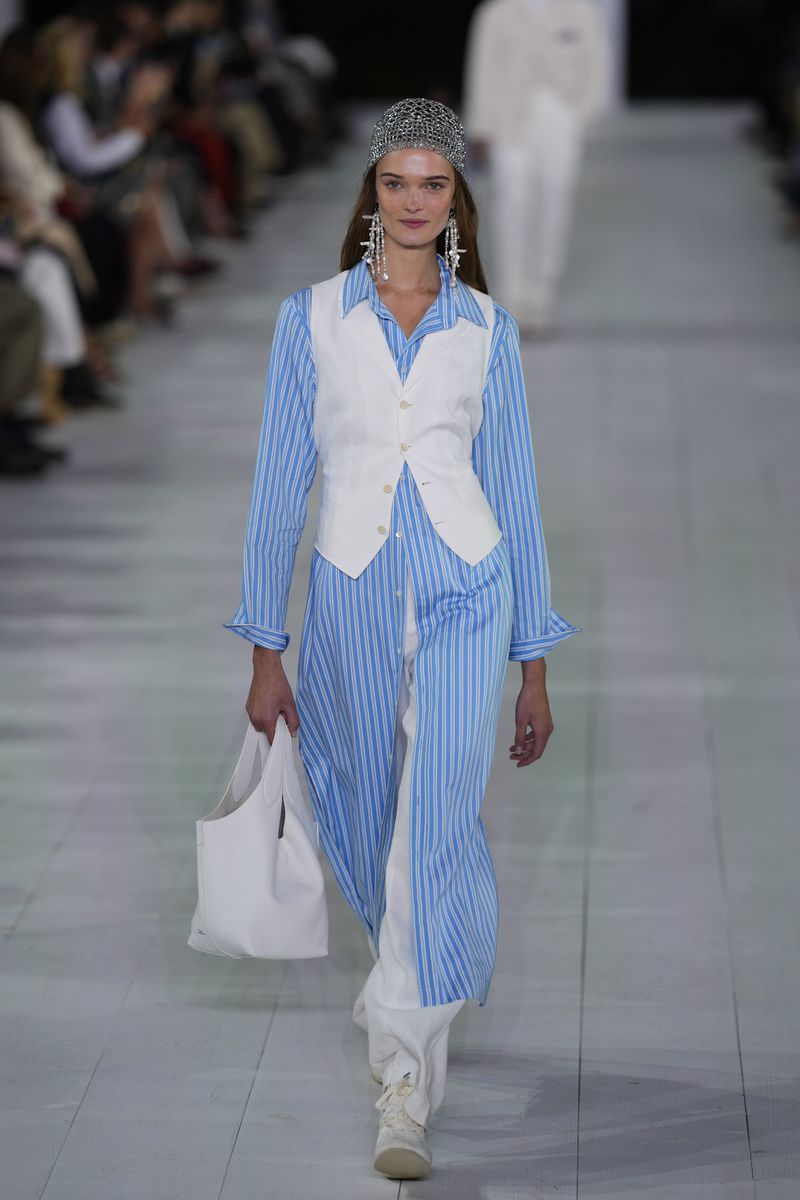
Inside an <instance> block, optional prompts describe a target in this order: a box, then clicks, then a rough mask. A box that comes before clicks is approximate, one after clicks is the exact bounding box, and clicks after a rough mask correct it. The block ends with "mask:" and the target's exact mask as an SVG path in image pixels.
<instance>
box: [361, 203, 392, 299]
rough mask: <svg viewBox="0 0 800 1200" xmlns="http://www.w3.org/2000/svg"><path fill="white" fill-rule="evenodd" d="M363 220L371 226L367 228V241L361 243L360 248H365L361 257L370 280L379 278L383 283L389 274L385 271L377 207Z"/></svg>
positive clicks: (381, 226) (380, 225)
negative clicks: (366, 266) (366, 267)
mask: <svg viewBox="0 0 800 1200" xmlns="http://www.w3.org/2000/svg"><path fill="white" fill-rule="evenodd" d="M363 219H364V220H365V221H370V222H371V224H370V227H369V240H368V241H366V242H362V243H361V245H362V246H366V250H365V251H364V253H363V254H362V256H361V257H362V259H363V260H364V262H366V264H367V265H368V267H369V269H370V271H371V272H372V278H373V279H378V278H379V277H380V278H381V279H383V280H384V282H385V281H386V280H387V279H388V278H389V274H388V272H387V270H386V243H385V240H384V234H383V221H382V220H381V214H380V209H379V208H378V205H377V204H376V205H375V211H374V212H373V213H365V214H364V218H363Z"/></svg>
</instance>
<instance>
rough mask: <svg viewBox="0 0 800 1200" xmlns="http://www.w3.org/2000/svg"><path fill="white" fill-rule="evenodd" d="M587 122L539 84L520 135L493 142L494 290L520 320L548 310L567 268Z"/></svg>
mask: <svg viewBox="0 0 800 1200" xmlns="http://www.w3.org/2000/svg"><path fill="white" fill-rule="evenodd" d="M584 128H585V119H584V117H583V116H582V114H581V113H580V112H579V111H578V110H577V109H575V108H573V107H572V106H571V105H569V104H567V103H566V102H565V101H563V100H561V99H560V98H559V97H558V96H557V95H556V94H555V93H554V92H551V91H544V90H542V91H537V92H536V94H535V95H534V96H532V97H531V107H530V115H529V120H528V127H527V130H526V131H524V132H523V133H522V134H521V136H520V138H519V140H518V141H515V142H513V143H512V142H508V143H503V142H497V143H496V144H494V145H493V146H492V150H491V191H492V197H491V214H492V218H493V230H492V236H493V244H494V268H495V271H494V274H495V278H494V282H493V286H492V295H493V296H495V297H496V299H497V300H499V301H500V303H501V304H503V305H505V306H506V307H507V308H508V309H509V310H510V311H511V313H512V314H513V315H514V316H515V317H517V318H518V320H520V322H522V323H524V322H525V320H526V319H528V318H535V317H537V316H539V315H541V312H542V310H543V309H544V310H546V309H547V308H549V306H550V305H551V304H552V303H553V301H554V299H555V293H556V289H557V287H558V283H559V281H560V280H561V276H562V274H563V271H564V265H565V261H566V254H567V246H568V242H569V234H570V228H571V225H572V212H573V207H574V200H575V192H576V187H577V182H578V175H579V172H580V165H581V159H582V153H583V144H584Z"/></svg>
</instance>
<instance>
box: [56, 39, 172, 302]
mask: <svg viewBox="0 0 800 1200" xmlns="http://www.w3.org/2000/svg"><path fill="white" fill-rule="evenodd" d="M91 36H92V34H91V26H90V25H89V24H88V23H87V22H85V21H79V20H76V19H74V18H71V17H59V18H58V19H57V20H55V21H52V22H51V23H50V24H49V25H47V26H45V28H44V29H43V30H42V31H41V33H40V35H39V39H38V45H39V50H40V54H41V66H42V88H41V90H42V101H41V107H40V113H39V123H40V127H41V129H42V132H43V134H44V137H45V138H46V140H47V143H48V145H49V146H50V148H51V150H52V151H53V153H54V154H55V156H56V159H57V161H58V163H59V165H60V166H61V168H62V169H63V170H64V171H65V172H67V173H68V174H70V175H71V176H72V177H73V178H74V179H76V180H78V181H79V182H80V183H82V184H83V185H84V186H85V187H87V188H89V190H90V192H91V194H92V201H93V205H94V206H95V207H96V208H99V209H100V210H101V211H106V212H110V213H111V214H112V216H113V217H114V218H115V219H116V220H118V221H120V222H122V223H123V224H124V225H125V226H126V228H127V230H128V251H129V263H130V308H131V311H132V312H133V313H134V314H135V315H137V316H162V315H166V312H165V305H164V304H163V303H162V302H160V301H159V300H157V298H156V297H155V296H154V289H153V285H154V282H155V277H156V275H157V273H158V272H159V271H160V270H163V269H164V268H168V267H170V268H176V269H178V268H180V267H181V266H182V265H183V262H184V260H185V258H186V257H189V256H190V254H187V249H188V239H186V236H185V232H184V231H182V230H181V229H180V223H179V219H178V217H177V213H176V211H175V208H174V205H171V203H170V200H169V196H168V193H167V191H166V189H165V188H164V170H163V165H162V164H161V163H159V162H158V161H154V160H153V159H151V158H150V157H149V156H148V154H147V153H146V146H147V142H148V139H149V137H150V135H151V134H152V133H153V132H154V130H155V129H156V127H157V125H158V122H159V119H160V106H161V103H162V101H163V100H164V98H165V96H166V94H167V91H168V88H169V71H168V70H167V69H166V68H164V67H162V66H158V65H153V64H146V65H144V66H142V67H141V68H139V69H137V71H136V72H135V74H133V76H132V78H131V80H130V83H129V86H128V89H127V92H126V95H125V100H124V105H123V108H122V110H121V112H120V114H119V118H118V128H117V129H115V130H114V131H113V132H110V133H106V134H104V135H101V134H98V133H97V131H96V130H95V129H94V127H93V125H92V123H91V120H90V118H89V115H88V112H87V110H86V107H85V104H84V101H83V80H84V76H85V72H86V68H87V64H88V61H89V58H90V56H91V52H92V42H91ZM166 307H168V306H166Z"/></svg>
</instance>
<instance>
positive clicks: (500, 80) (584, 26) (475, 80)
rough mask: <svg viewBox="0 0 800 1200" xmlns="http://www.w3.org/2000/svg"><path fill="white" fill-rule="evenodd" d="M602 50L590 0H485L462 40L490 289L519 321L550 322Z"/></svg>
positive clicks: (602, 71) (597, 102) (596, 107)
mask: <svg viewBox="0 0 800 1200" xmlns="http://www.w3.org/2000/svg"><path fill="white" fill-rule="evenodd" d="M608 87H609V50H608V40H607V37H606V34H605V30H604V26H603V21H602V16H601V14H600V12H599V11H598V8H597V5H596V4H595V3H594V2H593V0H484V3H483V4H481V5H479V7H478V8H477V9H476V11H475V14H474V17H473V20H472V24H471V27H470V34H469V41H468V46H467V59H466V72H465V85H464V124H465V126H466V130H467V134H468V135H469V137H470V139H471V140H472V143H473V148H474V152H475V157H476V159H477V161H478V162H481V161H488V165H489V168H490V174H491V189H492V204H491V213H492V220H493V230H492V233H493V249H494V277H495V286H494V287H493V289H492V290H493V293H494V294H495V295H496V296H497V299H498V300H499V301H500V302H501V303H502V304H504V305H506V306H507V307H509V308H510V309H511V310H512V311H513V312H514V313H515V315H516V316H517V319H518V321H519V322H520V325H521V327H522V328H523V329H525V328H528V329H531V330H533V331H542V330H546V329H547V328H549V325H550V323H551V320H552V316H553V308H554V304H555V300H556V295H557V289H558V285H559V282H560V280H561V277H562V275H563V271H564V266H565V261H566V254H567V247H568V241H569V234H570V228H571V223H572V214H573V207H574V200H575V192H576V187H577V182H578V175H579V171H580V165H581V160H582V156H583V146H584V141H585V136H586V131H587V126H588V125H589V123H590V122H591V121H592V120H593V119H594V118H595V117H596V116H597V115H598V114H599V113H600V112H602V111H603V109H604V108H605V106H606V104H607V98H608Z"/></svg>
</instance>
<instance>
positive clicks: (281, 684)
mask: <svg viewBox="0 0 800 1200" xmlns="http://www.w3.org/2000/svg"><path fill="white" fill-rule="evenodd" d="M245 709H246V711H247V715H248V717H249V718H250V723H251V725H252V726H253V728H254V729H257V730H258V731H259V732H260V733H265V734H266V735H267V741H268V742H269V744H270V745H272V741H273V739H274V737H275V725H276V723H277V720H278V717H279V716H281V715H282V716H283V718H284V720H285V721H286V725H287V727H288V729H289V733H290V734H291V735H292V737H294V735H295V734H296V733H297V730H298V729H299V728H300V718H299V716H298V715H297V708H296V706H295V702H294V696H293V695H292V689H291V687H290V686H289V680H288V679H287V678H286V675H285V674H284V670H283V665H282V663H281V656H280V653H279V652H278V651H277V650H267V649H266V648H265V647H263V646H256V647H254V649H253V682H252V683H251V684H250V692H249V694H248V697H247V703H246V704H245Z"/></svg>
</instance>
